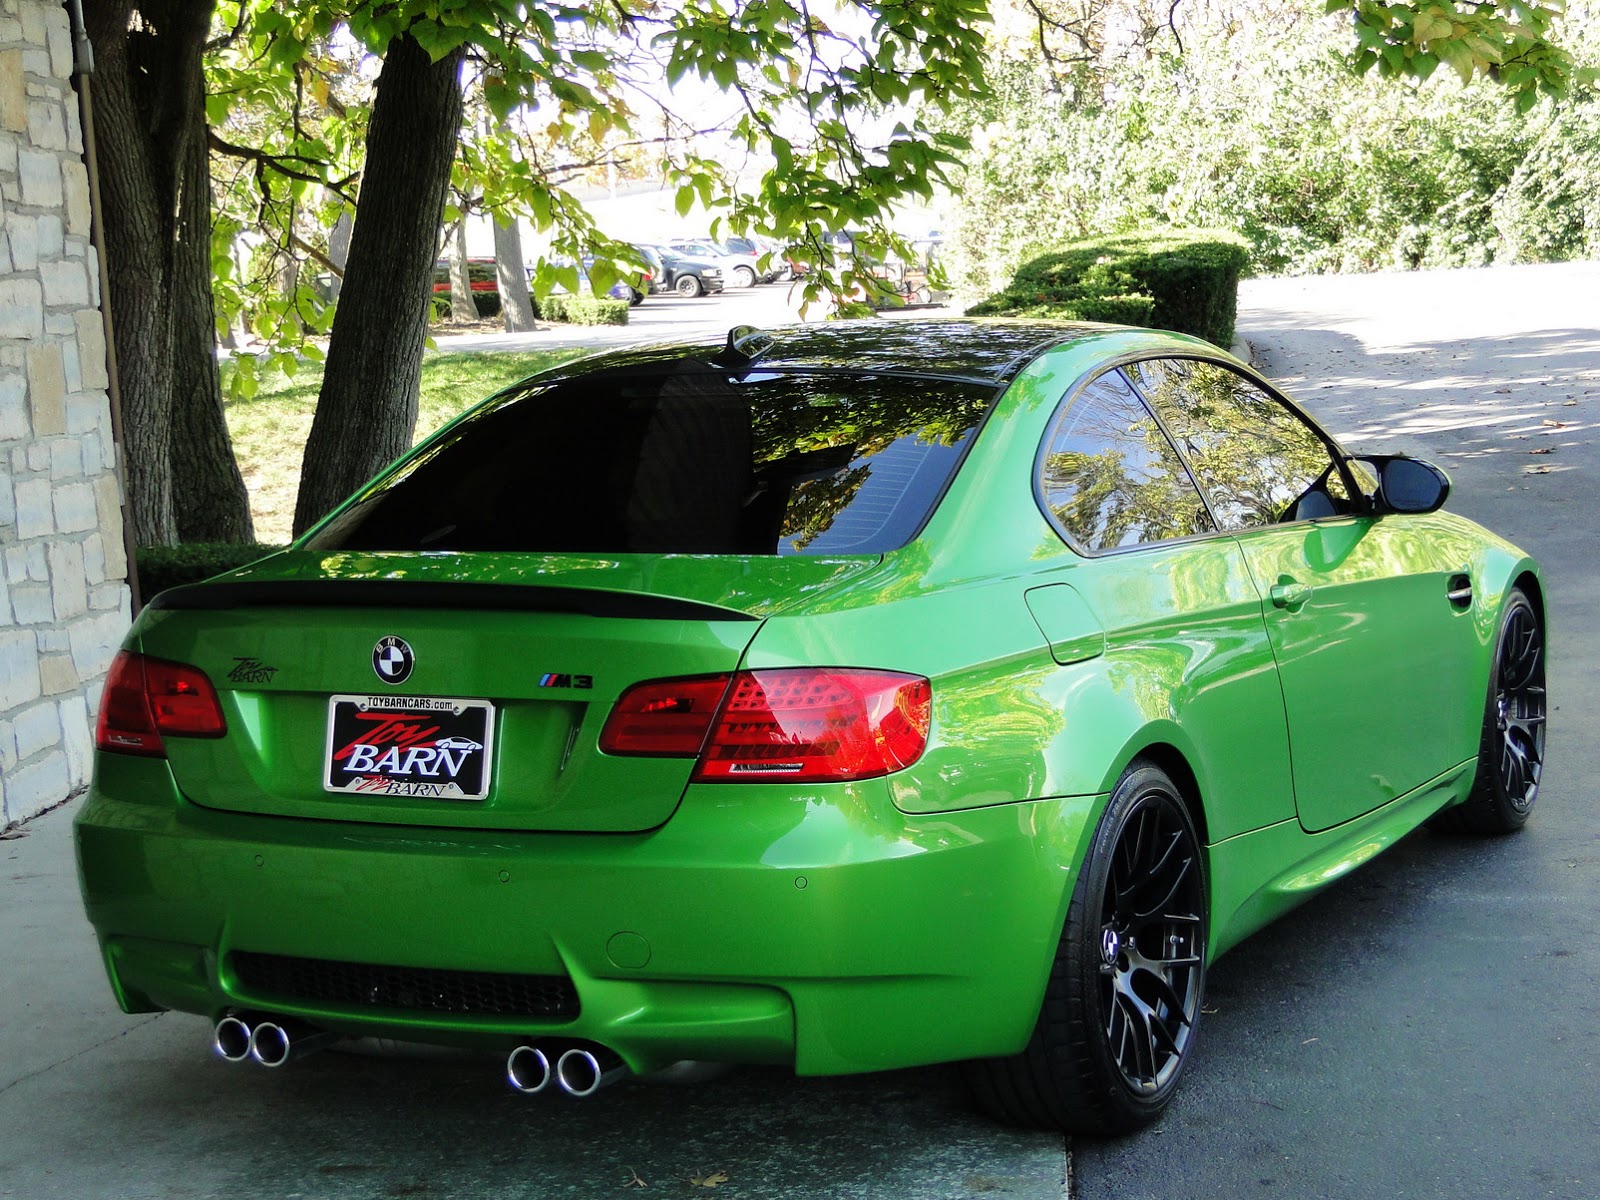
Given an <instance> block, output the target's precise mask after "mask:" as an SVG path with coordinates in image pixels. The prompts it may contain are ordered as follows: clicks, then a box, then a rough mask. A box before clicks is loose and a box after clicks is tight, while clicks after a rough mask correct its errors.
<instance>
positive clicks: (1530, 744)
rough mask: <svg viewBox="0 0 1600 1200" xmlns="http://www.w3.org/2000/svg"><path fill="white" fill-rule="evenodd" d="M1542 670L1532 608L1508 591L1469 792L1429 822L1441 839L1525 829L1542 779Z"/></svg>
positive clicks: (1535, 612)
mask: <svg viewBox="0 0 1600 1200" xmlns="http://www.w3.org/2000/svg"><path fill="white" fill-rule="evenodd" d="M1544 666H1545V664H1544V629H1543V627H1542V625H1541V624H1540V622H1539V613H1538V610H1537V609H1535V608H1534V607H1533V604H1532V602H1530V601H1529V599H1528V597H1527V596H1526V595H1524V594H1523V592H1522V590H1521V589H1520V588H1512V589H1511V592H1510V593H1509V594H1508V595H1507V596H1506V605H1505V608H1504V609H1503V610H1502V611H1501V613H1500V632H1499V634H1498V635H1497V636H1496V638H1495V643H1494V658H1493V659H1492V660H1491V663H1490V667H1489V699H1488V703H1487V704H1486V705H1485V706H1484V713H1483V733H1482V735H1481V736H1480V738H1479V740H1478V774H1477V778H1476V779H1474V780H1473V784H1472V793H1471V794H1470V795H1469V796H1468V797H1467V798H1466V799H1465V800H1464V801H1462V802H1461V803H1460V804H1457V805H1455V806H1454V807H1453V808H1447V809H1445V810H1444V811H1443V812H1441V813H1439V814H1438V815H1437V816H1435V817H1434V818H1433V819H1432V820H1430V821H1429V822H1428V824H1429V826H1430V827H1432V828H1434V829H1437V830H1439V831H1441V832H1444V833H1513V832H1515V831H1516V830H1518V829H1521V828H1522V827H1523V825H1525V824H1526V823H1527V820H1528V815H1529V814H1530V813H1531V812H1532V811H1533V804H1534V801H1535V800H1537V799H1538V798H1539V779H1540V777H1541V776H1542V775H1543V774H1544V735H1545V714H1546V712H1547V711H1548V709H1547V705H1546V699H1545V687H1544V682H1545V670H1544Z"/></svg>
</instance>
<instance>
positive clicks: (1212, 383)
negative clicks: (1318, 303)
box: [1126, 358, 1356, 529]
mask: <svg viewBox="0 0 1600 1200" xmlns="http://www.w3.org/2000/svg"><path fill="white" fill-rule="evenodd" d="M1126 369H1127V371H1128V374H1129V375H1130V376H1131V377H1132V378H1133V380H1134V382H1135V383H1136V384H1138V386H1139V390H1140V391H1141V392H1142V393H1143V394H1144V396H1145V398H1146V399H1147V400H1148V401H1149V402H1150V405H1151V407H1152V408H1154V409H1155V411H1156V412H1157V413H1158V414H1159V415H1160V417H1161V420H1162V421H1163V422H1164V423H1165V424H1166V426H1167V429H1168V430H1169V431H1170V432H1171V434H1172V436H1173V439H1174V440H1175V441H1176V442H1177V444H1178V446H1179V448H1180V449H1182V451H1183V455H1184V458H1185V459H1186V460H1187V461H1188V463H1189V465H1190V467H1192V468H1193V470H1194V473H1195V478H1196V479H1197V480H1198V481H1199V483H1200V486H1201V487H1203V488H1204V489H1205V491H1206V494H1207V496H1208V497H1209V498H1210V500H1211V508H1212V511H1213V512H1214V513H1215V514H1216V518H1217V521H1218V523H1220V524H1221V526H1222V527H1223V528H1224V529H1250V528H1254V527H1256V526H1260V525H1272V524H1276V523H1278V522H1281V521H1303V520H1309V519H1311V518H1314V517H1328V516H1334V515H1336V514H1339V513H1347V512H1352V511H1355V509H1356V506H1355V505H1353V504H1352V503H1351V501H1350V495H1349V491H1348V489H1347V488H1346V486H1345V482H1344V477H1343V475H1341V473H1340V471H1339V468H1338V466H1337V465H1336V463H1335V461H1334V457H1333V453H1332V451H1331V450H1330V449H1329V447H1328V444H1327V443H1326V442H1325V441H1324V440H1323V439H1322V437H1321V436H1320V435H1319V434H1318V433H1317V432H1316V431H1315V430H1314V429H1313V428H1312V427H1311V426H1310V425H1309V424H1307V423H1306V421H1305V420H1304V419H1302V418H1301V417H1300V415H1299V414H1298V413H1296V412H1294V410H1292V409H1291V408H1289V407H1288V406H1287V405H1285V404H1284V403H1283V402H1282V401H1281V400H1279V399H1278V398H1277V397H1276V396H1273V395H1271V394H1270V393H1268V392H1267V391H1265V390H1263V389H1262V388H1260V387H1257V386H1256V385H1255V384H1254V383H1252V382H1251V381H1250V380H1248V379H1246V378H1245V377H1244V376H1243V375H1240V374H1239V373H1238V372H1237V371H1233V370H1230V369H1228V368H1227V367H1224V366H1221V365H1220V364H1218V363H1212V362H1204V361H1201V360H1199V359H1185V358H1163V359H1150V360H1147V361H1145V362H1139V363H1133V364H1131V365H1130V366H1128V367H1127V368H1126Z"/></svg>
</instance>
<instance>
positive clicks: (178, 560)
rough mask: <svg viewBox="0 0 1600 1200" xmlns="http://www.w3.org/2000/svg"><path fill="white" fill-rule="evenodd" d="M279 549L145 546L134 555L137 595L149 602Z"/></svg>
mask: <svg viewBox="0 0 1600 1200" xmlns="http://www.w3.org/2000/svg"><path fill="white" fill-rule="evenodd" d="M282 549H283V547H282V546H259V545H256V544H254V543H251V544H248V545H239V544H238V543H234V542H193V543H191V544H189V545H187V546H145V547H143V548H142V549H140V551H139V554H138V564H139V592H140V594H141V595H142V596H143V597H144V598H145V599H146V600H148V599H150V597H151V596H154V595H155V594H156V593H157V592H164V591H166V590H167V589H168V588H173V587H180V586H182V585H183V584H186V583H199V582H200V581H201V580H202V579H210V578H211V577H212V576H213V575H221V574H222V573H223V572H225V571H232V570H234V569H236V568H238V567H242V566H244V565H246V564H247V563H253V562H255V561H256V560H257V559H258V558H265V557H266V556H267V555H269V554H276V553H277V552H278V551H279V550H282Z"/></svg>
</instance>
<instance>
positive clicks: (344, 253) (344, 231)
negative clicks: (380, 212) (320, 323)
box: [328, 208, 355, 300]
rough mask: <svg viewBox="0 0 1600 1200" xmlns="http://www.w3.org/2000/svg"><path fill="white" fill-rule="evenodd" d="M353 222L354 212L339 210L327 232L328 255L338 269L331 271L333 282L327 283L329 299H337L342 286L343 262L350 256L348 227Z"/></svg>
mask: <svg viewBox="0 0 1600 1200" xmlns="http://www.w3.org/2000/svg"><path fill="white" fill-rule="evenodd" d="M354 224H355V214H354V213H352V212H351V211H350V210H349V209H348V208H342V209H340V210H339V219H338V220H337V221H335V222H334V223H333V231H332V232H331V233H329V234H328V257H329V258H330V259H332V260H333V265H334V266H336V267H338V268H339V270H337V271H335V272H333V282H332V283H330V284H329V285H328V294H329V299H332V300H337V299H338V298H339V292H340V291H341V290H342V289H343V287H344V274H343V271H344V264H345V262H346V260H348V259H349V257H350V227H351V226H352V225H354Z"/></svg>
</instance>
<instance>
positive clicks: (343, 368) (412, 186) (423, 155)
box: [294, 34, 461, 535]
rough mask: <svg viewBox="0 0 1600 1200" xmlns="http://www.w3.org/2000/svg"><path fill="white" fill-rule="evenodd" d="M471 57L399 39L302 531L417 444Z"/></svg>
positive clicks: (307, 479)
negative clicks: (436, 54)
mask: <svg viewBox="0 0 1600 1200" xmlns="http://www.w3.org/2000/svg"><path fill="white" fill-rule="evenodd" d="M460 65H461V53H460V51H459V50H458V51H456V52H454V53H451V54H449V55H447V56H446V57H445V58H443V59H441V60H440V61H439V62H437V63H435V62H430V61H429V59H428V55H427V53H426V52H425V51H424V50H423V49H422V47H420V46H419V45H418V44H417V43H416V42H415V41H414V40H413V39H412V38H411V37H410V36H408V35H404V34H402V35H401V36H399V37H397V38H395V39H394V40H393V41H391V42H390V43H389V48H388V52H387V53H386V54H385V55H384V61H383V72H382V74H381V75H380V76H379V78H378V94H377V97H376V99H375V100H374V101H373V106H372V120H371V123H370V124H369V125H368V127H367V157H366V168H365V170H364V171H363V172H362V178H361V194H360V196H359V198H358V200H357V203H356V221H355V228H354V229H353V230H352V232H351V237H350V258H349V261H348V263H347V265H346V268H345V277H344V289H343V292H342V293H341V295H340V298H339V307H338V309H336V310H335V312H334V318H333V332H332V335H331V337H330V339H329V343H328V361H327V366H326V369H325V370H324V372H323V376H322V392H321V394H320V395H319V397H318V399H317V414H316V417H315V418H314V419H313V420H312V423H311V436H310V438H309V439H308V440H307V441H306V452H305V458H304V460H303V465H302V470H301V475H300V496H299V500H298V502H297V503H296V505H295V514H294V531H295V533H296V534H297V535H298V534H300V533H303V532H304V531H305V530H306V529H308V528H310V527H311V525H313V524H314V523H315V522H316V521H318V520H320V519H321V518H322V517H323V516H324V515H326V514H327V513H328V512H329V510H331V509H332V508H333V507H334V506H335V505H336V504H338V503H339V502H340V501H341V500H343V499H344V498H345V497H346V496H347V495H349V494H350V493H351V492H352V491H354V490H355V489H356V488H357V487H358V486H360V485H361V484H362V483H364V482H366V480H368V479H370V478H371V477H372V476H373V475H374V474H375V473H376V472H377V471H378V470H379V468H381V467H383V466H384V465H385V464H386V463H388V462H390V461H391V460H392V459H394V458H395V457H396V456H397V455H399V454H400V453H402V452H403V451H405V450H406V449H408V448H409V447H410V445H411V435H412V432H413V430H414V429H415V426H416V422H417V391H418V387H419V385H420V383H421V379H422V348H423V339H424V337H425V335H426V333H427V316H428V301H429V297H430V295H431V293H432V287H433V260H434V249H435V247H436V246H437V244H438V236H439V222H440V219H441V217H442V215H443V211H444V200H445V194H446V192H447V190H448V188H449V184H450V164H451V161H452V160H453V159H454V157H455V152H456V143H457V141H458V139H459V137H460V133H461V83H460V79H459V70H460Z"/></svg>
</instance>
